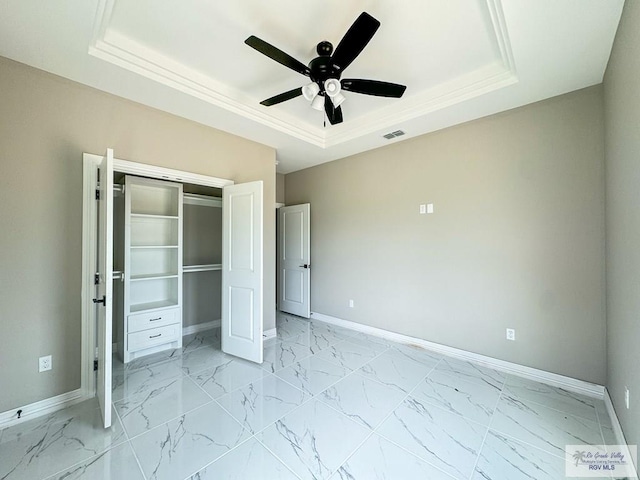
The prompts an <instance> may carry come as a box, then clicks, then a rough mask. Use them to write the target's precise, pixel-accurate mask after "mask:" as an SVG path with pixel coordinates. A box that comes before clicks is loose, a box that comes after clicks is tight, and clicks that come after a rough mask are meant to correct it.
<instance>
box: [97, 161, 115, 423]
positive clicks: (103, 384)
mask: <svg viewBox="0 0 640 480" xmlns="http://www.w3.org/2000/svg"><path fill="white" fill-rule="evenodd" d="M98 171H99V178H100V185H99V190H100V199H99V201H98V265H97V272H98V274H99V275H98V278H99V284H98V285H97V287H96V299H98V300H101V299H104V302H103V303H96V308H97V315H96V319H97V320H96V329H97V332H98V380H97V395H98V403H99V404H100V411H101V413H102V420H103V422H104V427H105V428H108V427H110V426H111V345H112V343H111V342H112V339H111V337H112V331H111V330H112V301H113V150H111V149H108V150H107V153H106V154H105V156H104V157H103V159H102V161H101V162H100V164H99V166H98Z"/></svg>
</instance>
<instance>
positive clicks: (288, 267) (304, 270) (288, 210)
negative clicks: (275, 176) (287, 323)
mask: <svg viewBox="0 0 640 480" xmlns="http://www.w3.org/2000/svg"><path fill="white" fill-rule="evenodd" d="M310 210H311V208H310V205H309V204H308V203H305V204H303V205H293V206H290V207H281V208H280V209H279V212H278V215H279V216H280V217H279V220H280V221H279V225H280V231H279V241H280V259H279V269H280V299H279V302H278V303H279V308H280V310H281V311H283V312H287V313H292V314H294V315H299V316H301V317H306V318H309V317H310V316H311V298H310V293H311V289H310V283H311V249H310Z"/></svg>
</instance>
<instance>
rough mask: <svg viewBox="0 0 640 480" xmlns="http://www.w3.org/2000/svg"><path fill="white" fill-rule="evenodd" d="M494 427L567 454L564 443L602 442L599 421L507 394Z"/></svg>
mask: <svg viewBox="0 0 640 480" xmlns="http://www.w3.org/2000/svg"><path fill="white" fill-rule="evenodd" d="M491 429H492V430H495V431H497V432H500V433H502V434H503V435H508V436H510V437H513V438H515V439H517V440H520V441H522V442H525V443H528V444H530V445H533V446H536V447H538V448H541V449H543V450H545V451H547V452H549V453H552V454H554V455H558V456H564V448H565V445H579V444H587V445H601V444H602V443H603V439H602V434H601V433H600V425H598V424H597V423H595V422H591V421H589V420H586V419H584V418H582V417H578V416H574V415H569V414H567V413H564V412H560V411H558V410H554V409H552V408H548V407H545V406H543V405H540V404H537V403H533V402H526V401H523V400H520V399H517V398H512V397H509V396H508V395H506V394H503V395H502V397H501V398H500V401H499V402H498V407H497V408H496V411H495V413H494V415H493V418H492V420H491Z"/></svg>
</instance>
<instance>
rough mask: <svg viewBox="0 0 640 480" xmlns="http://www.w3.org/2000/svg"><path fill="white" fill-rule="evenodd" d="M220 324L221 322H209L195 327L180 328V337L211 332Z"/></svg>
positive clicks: (197, 324)
mask: <svg viewBox="0 0 640 480" xmlns="http://www.w3.org/2000/svg"><path fill="white" fill-rule="evenodd" d="M221 323H222V322H221V320H211V321H210V322H203V323H196V324H195V325H189V326H187V327H182V336H183V337H184V336H185V335H191V334H193V333H199V332H204V331H205V330H211V329H212V328H217V327H219V326H220V324H221Z"/></svg>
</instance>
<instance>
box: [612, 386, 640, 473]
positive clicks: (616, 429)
mask: <svg viewBox="0 0 640 480" xmlns="http://www.w3.org/2000/svg"><path fill="white" fill-rule="evenodd" d="M604 405H605V407H606V408H607V413H608V414H609V418H610V419H611V426H612V427H613V434H614V435H615V436H616V445H628V443H627V440H626V438H625V437H624V432H623V431H622V426H621V425H620V420H618V415H616V409H615V408H614V407H613V402H612V401H611V396H610V395H609V391H608V390H607V389H606V388H605V389H604ZM626 455H627V458H631V459H633V457H632V456H631V455H629V452H627V453H626ZM633 467H634V469H635V471H636V473H635V476H633V477H631V478H638V473H637V472H638V464H637V459H636V462H634V465H633ZM627 478H629V477H627Z"/></svg>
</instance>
